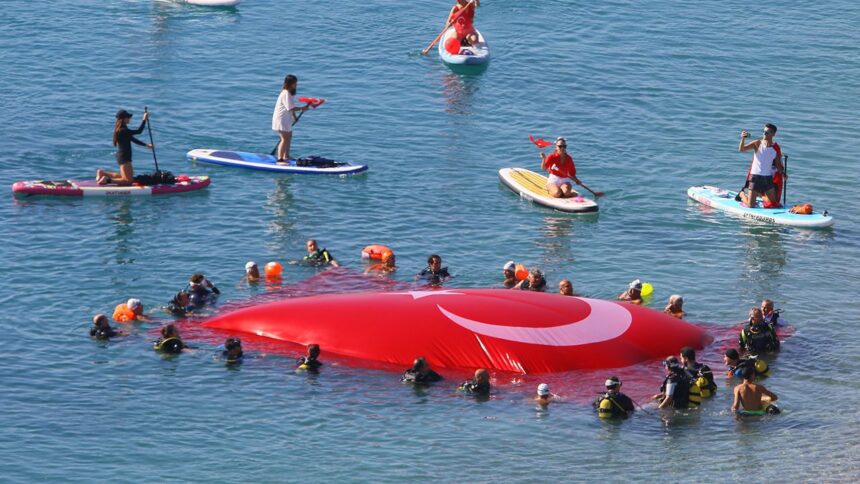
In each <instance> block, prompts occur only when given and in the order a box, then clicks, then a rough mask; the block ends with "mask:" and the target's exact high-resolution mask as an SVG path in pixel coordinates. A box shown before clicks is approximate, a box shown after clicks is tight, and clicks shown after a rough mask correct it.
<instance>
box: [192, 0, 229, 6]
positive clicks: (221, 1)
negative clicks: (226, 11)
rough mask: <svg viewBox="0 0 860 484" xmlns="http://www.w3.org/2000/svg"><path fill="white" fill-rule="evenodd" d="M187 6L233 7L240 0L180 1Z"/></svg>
mask: <svg viewBox="0 0 860 484" xmlns="http://www.w3.org/2000/svg"><path fill="white" fill-rule="evenodd" d="M182 1H184V2H185V3H187V4H189V5H200V6H203V7H235V6H236V5H239V3H240V2H241V1H242V0H182Z"/></svg>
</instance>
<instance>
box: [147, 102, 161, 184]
mask: <svg viewBox="0 0 860 484" xmlns="http://www.w3.org/2000/svg"><path fill="white" fill-rule="evenodd" d="M143 112H144V113H149V108H147V107H146V106H144V107H143ZM146 129H147V130H149V144H151V145H152V161H154V162H155V172H156V173H158V172H159V171H161V170H159V169H158V157H157V156H155V141H153V140H152V121H150V120H149V119H147V120H146Z"/></svg>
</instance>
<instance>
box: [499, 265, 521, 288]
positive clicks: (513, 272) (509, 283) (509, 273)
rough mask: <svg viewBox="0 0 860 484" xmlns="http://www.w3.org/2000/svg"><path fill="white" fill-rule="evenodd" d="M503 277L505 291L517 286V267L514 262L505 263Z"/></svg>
mask: <svg viewBox="0 0 860 484" xmlns="http://www.w3.org/2000/svg"><path fill="white" fill-rule="evenodd" d="M502 277H504V278H505V280H504V281H502V285H503V286H504V287H505V289H510V288H512V287H514V286H516V285H517V282H519V281H517V265H516V264H514V261H512V260H509V261H508V262H506V263H505V265H504V267H502Z"/></svg>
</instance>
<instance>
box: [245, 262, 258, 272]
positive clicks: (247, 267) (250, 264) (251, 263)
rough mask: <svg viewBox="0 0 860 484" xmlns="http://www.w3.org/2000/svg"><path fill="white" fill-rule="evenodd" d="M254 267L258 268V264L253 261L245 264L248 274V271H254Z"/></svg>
mask: <svg viewBox="0 0 860 484" xmlns="http://www.w3.org/2000/svg"><path fill="white" fill-rule="evenodd" d="M254 267H257V263H256V262H254V261H252V260H251V261H248V262H246V263H245V271H246V272H247V271H250V270H251V269H253V268H254Z"/></svg>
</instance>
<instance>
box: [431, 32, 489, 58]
mask: <svg viewBox="0 0 860 484" xmlns="http://www.w3.org/2000/svg"><path fill="white" fill-rule="evenodd" d="M475 32H476V33H477V34H478V42H477V44H475V45H471V46H463V47H460V53H459V54H451V53H450V52H448V50H447V49H446V48H445V43H446V42H447V40H448V39H449V38H451V37H454V36H455V35H456V31H455V30H454V27H451V28H449V29H448V30H447V31H446V32H445V35H443V36H442V39H441V40H440V41H439V47H438V49H439V58H441V59H442V62H444V63H445V64H446V65H447V66H448V67H451V68H455V67H465V66H484V65H485V64H487V63H488V62H490V46H489V45H488V44H487V41H486V39H484V36H483V34H481V32H479V31H478V29H475Z"/></svg>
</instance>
